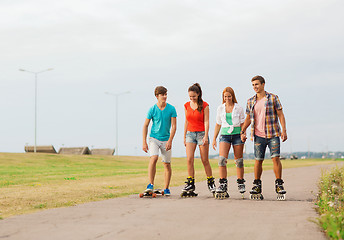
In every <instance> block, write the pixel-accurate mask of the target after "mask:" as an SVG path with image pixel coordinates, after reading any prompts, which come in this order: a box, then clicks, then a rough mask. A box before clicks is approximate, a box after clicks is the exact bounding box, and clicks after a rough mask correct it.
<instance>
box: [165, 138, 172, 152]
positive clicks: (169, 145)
mask: <svg viewBox="0 0 344 240" xmlns="http://www.w3.org/2000/svg"><path fill="white" fill-rule="evenodd" d="M171 148H172V141H170V140H168V141H167V142H166V145H165V150H166V151H169V150H171Z"/></svg>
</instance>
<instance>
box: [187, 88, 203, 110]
mask: <svg viewBox="0 0 344 240" xmlns="http://www.w3.org/2000/svg"><path fill="white" fill-rule="evenodd" d="M188 92H195V93H197V94H198V98H197V106H198V107H197V110H198V111H199V112H202V109H203V99H202V89H201V86H200V85H199V84H198V83H195V84H193V85H192V86H190V87H189V89H188Z"/></svg>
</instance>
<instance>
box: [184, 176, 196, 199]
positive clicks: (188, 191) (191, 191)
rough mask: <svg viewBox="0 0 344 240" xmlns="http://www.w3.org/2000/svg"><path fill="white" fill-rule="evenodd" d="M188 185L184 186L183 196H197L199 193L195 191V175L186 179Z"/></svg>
mask: <svg viewBox="0 0 344 240" xmlns="http://www.w3.org/2000/svg"><path fill="white" fill-rule="evenodd" d="M185 183H186V185H185V186H184V188H183V190H182V193H181V194H180V196H181V197H196V196H197V195H198V193H195V188H196V187H195V179H194V178H193V177H188V178H187V179H186V182H185Z"/></svg>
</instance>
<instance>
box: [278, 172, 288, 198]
mask: <svg viewBox="0 0 344 240" xmlns="http://www.w3.org/2000/svg"><path fill="white" fill-rule="evenodd" d="M283 183H284V182H283V180H282V179H280V178H278V179H276V181H275V187H276V193H277V201H284V200H285V194H286V193H287V191H286V190H284V187H283Z"/></svg>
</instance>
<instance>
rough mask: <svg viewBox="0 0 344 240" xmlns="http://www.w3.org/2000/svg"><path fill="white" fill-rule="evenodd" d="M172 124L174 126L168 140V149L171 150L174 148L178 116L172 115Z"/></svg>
mask: <svg viewBox="0 0 344 240" xmlns="http://www.w3.org/2000/svg"><path fill="white" fill-rule="evenodd" d="M171 126H172V128H171V134H170V138H169V139H168V140H167V143H166V151H169V150H171V148H172V140H173V138H174V135H175V134H176V130H177V118H175V117H171Z"/></svg>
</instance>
